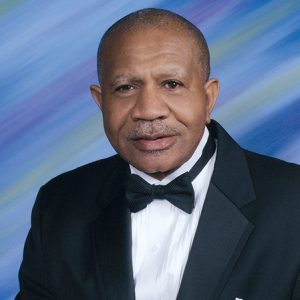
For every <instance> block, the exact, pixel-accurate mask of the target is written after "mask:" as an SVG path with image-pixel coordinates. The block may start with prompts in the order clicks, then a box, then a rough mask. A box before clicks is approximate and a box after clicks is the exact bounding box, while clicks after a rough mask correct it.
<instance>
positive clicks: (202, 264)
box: [177, 183, 253, 300]
mask: <svg viewBox="0 0 300 300" xmlns="http://www.w3.org/2000/svg"><path fill="white" fill-rule="evenodd" d="M252 229H253V225H252V224H251V223H250V222H249V221H248V220H247V219H246V218H245V217H244V216H243V215H242V214H241V212H240V211H239V209H238V208H237V207H236V206H235V205H234V204H233V203H232V202H231V201H230V200H229V199H228V198H227V197H226V196H225V195H224V194H223V193H222V192H220V191H219V190H218V188H217V187H216V186H215V185H214V184H213V183H211V184H210V187H209V190H208V193H207V197H206V201H205V204H204V207H203V211H202V215H201V218H200V221H199V225H198V228H197V231H196V234H195V238H194V241H193V245H192V249H191V251H190V255H189V258H188V262H187V265H186V268H185V272H184V275H183V278H182V282H181V286H180V290H179V293H178V297H177V299H178V300H185V299H189V300H194V299H195V300H196V299H207V300H213V299H217V297H218V295H219V294H220V292H221V290H222V289H223V287H224V284H225V282H226V279H227V278H228V275H229V274H230V272H231V270H232V268H233V266H234V264H235V262H236V260H237V259H238V257H239V254H240V252H241V251H242V249H243V247H244V245H245V243H246V241H247V239H248V237H249V235H250V233H251V231H252Z"/></svg>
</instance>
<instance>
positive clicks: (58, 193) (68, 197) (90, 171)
mask: <svg viewBox="0 0 300 300" xmlns="http://www.w3.org/2000/svg"><path fill="white" fill-rule="evenodd" d="M127 169H128V164H127V163H126V162H125V161H124V160H123V159H122V158H121V157H120V156H119V155H114V156H112V157H109V158H106V159H102V160H98V161H95V162H92V163H89V164H86V165H83V166H80V167H78V168H76V169H74V170H71V171H68V172H65V173H63V174H60V175H58V176H56V177H54V178H53V179H51V180H50V181H49V182H47V183H46V184H45V185H43V186H42V187H41V189H40V191H39V198H41V199H43V200H41V201H42V203H41V208H42V210H45V209H47V207H48V206H51V207H53V206H56V205H59V206H60V207H61V206H66V208H67V206H68V205H71V206H72V207H74V206H76V205H79V206H81V204H82V203H85V204H87V202H91V201H95V200H96V199H97V200H99V199H98V198H99V197H98V196H99V193H101V192H102V193H105V191H108V192H110V193H113V186H115V185H116V182H118V180H120V178H121V177H122V174H123V173H124V172H126V170H127ZM100 200H101V199H100Z"/></svg>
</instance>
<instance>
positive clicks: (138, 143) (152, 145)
mask: <svg viewBox="0 0 300 300" xmlns="http://www.w3.org/2000/svg"><path fill="white" fill-rule="evenodd" d="M132 141H133V144H134V146H135V147H136V148H137V149H138V150H140V151H145V152H153V151H162V150H167V149H169V148H170V147H171V146H172V145H173V144H174V143H175V141H176V136H175V135H169V136H141V137H138V138H135V139H132Z"/></svg>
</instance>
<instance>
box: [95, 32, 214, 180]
mask: <svg viewBox="0 0 300 300" xmlns="http://www.w3.org/2000/svg"><path fill="white" fill-rule="evenodd" d="M108 43H109V45H108V46H107V47H106V48H107V49H109V51H106V52H105V55H104V59H105V66H104V68H103V70H102V84H101V86H97V85H92V86H91V93H92V96H93V98H94V100H95V101H96V103H97V105H98V106H99V107H100V109H101V110H102V114H103V122H104V128H105V132H106V135H107V137H108V139H109V141H110V143H111V144H112V146H113V147H114V149H115V150H116V151H117V152H118V153H119V154H120V155H121V156H122V157H123V159H125V160H126V161H128V162H129V163H130V164H131V165H133V166H134V167H136V168H137V169H139V170H141V171H143V172H145V173H148V174H149V175H151V176H153V177H155V178H158V179H163V178H164V177H165V176H167V175H168V174H169V173H171V172H172V171H174V170H175V169H177V168H178V167H180V166H181V165H182V164H183V163H184V162H186V161H187V160H188V159H189V158H190V157H191V155H192V154H193V152H194V151H195V149H196V147H197V145H198V143H199V141H200V139H201V137H202V135H203V132H204V128H205V124H207V123H209V122H210V114H211V112H212V110H213V107H214V104H215V101H216V99H217V96H218V93H219V82H218V80H217V79H216V78H211V79H209V80H206V78H205V77H206V75H205V74H204V72H203V70H202V66H201V64H200V62H199V49H198V47H197V46H196V43H195V42H194V41H193V40H192V39H191V37H190V36H189V35H188V34H186V32H185V31H184V29H182V30H178V28H176V30H175V29H172V28H168V30H166V29H158V28H150V29H141V30H137V31H135V32H130V33H123V34H118V36H117V37H115V38H114V39H113V40H112V39H111V40H110V41H109V42H108Z"/></svg>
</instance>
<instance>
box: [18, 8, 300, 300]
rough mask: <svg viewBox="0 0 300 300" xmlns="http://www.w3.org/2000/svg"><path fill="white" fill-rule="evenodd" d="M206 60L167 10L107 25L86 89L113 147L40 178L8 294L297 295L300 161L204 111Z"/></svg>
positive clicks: (183, 23)
mask: <svg viewBox="0 0 300 300" xmlns="http://www.w3.org/2000/svg"><path fill="white" fill-rule="evenodd" d="M209 71H210V68H209V52H208V49H207V45H206V42H205V39H204V37H203V36H202V34H201V32H200V31H199V30H198V29H197V28H196V27H195V26H194V25H193V24H191V23H190V22H188V21H187V20H185V19H183V18H182V17H180V16H178V15H176V14H173V13H171V12H168V11H165V10H157V9H145V10H141V11H138V12H134V13H132V14H130V15H128V16H126V17H124V18H123V19H121V20H119V21H118V22H117V23H115V24H114V25H113V26H112V27H111V28H110V29H109V30H108V31H107V32H106V33H105V35H104V37H103V38H102V41H101V43H100V46H99V51H98V72H99V79H100V86H97V85H92V86H91V92H92V96H93V98H94V99H95V101H96V103H97V104H98V105H99V107H100V109H101V111H102V114H103V122H104V128H105V132H106V134H107V137H108V139H109V141H110V142H111V144H112V146H113V147H114V148H115V150H116V151H117V153H118V155H116V156H113V157H111V158H108V159H105V160H101V161H98V162H94V163H91V164H89V165H86V166H83V167H80V168H78V169H76V170H73V171H71V172H68V173H65V174H63V175H60V176H58V177H56V178H54V179H53V180H51V181H50V182H49V183H48V184H46V185H45V186H43V187H42V188H41V190H40V192H39V194H38V197H37V201H36V203H35V206H34V208H33V214H32V227H31V230H30V232H29V235H28V238H27V241H26V245H25V250H24V259H23V262H22V265H21V268H20V274H19V276H20V293H19V294H18V295H17V297H16V299H64V300H66V299H72V300H74V299H75V300H76V299H118V300H119V299H137V300H145V299H151V300H156V299H168V300H173V299H174V300H175V299H184V300H193V299H203V300H213V299H221V300H229V299H244V300H248V299H249V300H250V299H252V300H287V299H292V300H296V299H298V300H299V299H300V235H299V230H300V218H299V213H300V199H299V192H300V188H299V183H300V168H299V167H298V166H296V165H293V164H288V163H285V162H282V161H279V160H276V159H272V158H268V157H265V156H261V155H258V154H255V153H251V152H248V151H245V150H243V149H241V148H240V147H239V146H238V145H237V144H236V143H235V142H234V141H233V140H232V139H231V138H230V136H229V135H228V134H227V133H226V132H225V131H224V129H223V128H222V127H221V126H220V125H219V124H218V123H216V122H215V121H211V119H210V114H211V112H212V110H213V107H214V104H215V101H216V98H217V96H218V91H219V83H218V80H217V79H215V78H209Z"/></svg>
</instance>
